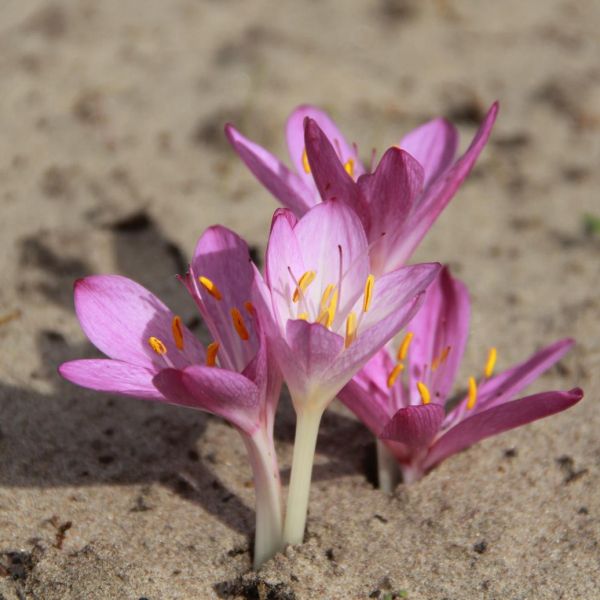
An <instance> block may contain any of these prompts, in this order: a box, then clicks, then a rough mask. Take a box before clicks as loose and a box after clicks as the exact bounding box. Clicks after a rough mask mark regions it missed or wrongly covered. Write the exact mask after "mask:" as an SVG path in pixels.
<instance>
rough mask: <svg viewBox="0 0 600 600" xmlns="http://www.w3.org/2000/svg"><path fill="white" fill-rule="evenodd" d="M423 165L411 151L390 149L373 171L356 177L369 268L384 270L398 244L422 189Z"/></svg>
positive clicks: (376, 272)
mask: <svg viewBox="0 0 600 600" xmlns="http://www.w3.org/2000/svg"><path fill="white" fill-rule="evenodd" d="M423 176H424V175H423V167H421V165H420V164H419V163H418V162H417V161H416V160H415V159H414V158H413V157H412V156H410V154H408V153H407V152H405V151H404V150H400V149H399V148H390V149H388V150H387V151H386V153H385V154H384V155H383V157H382V159H381V161H380V162H379V165H378V166H377V169H376V170H375V172H374V173H373V174H368V175H363V176H362V177H361V178H360V179H359V180H358V187H359V188H360V191H361V194H362V196H363V198H364V199H365V200H366V204H367V207H368V212H369V218H368V221H367V223H368V241H369V244H370V247H371V251H370V256H371V270H372V271H373V273H375V274H379V273H382V272H383V268H384V267H385V264H386V262H387V261H386V259H387V256H388V254H389V253H390V252H391V251H393V249H394V248H395V247H396V246H397V245H398V243H399V240H398V235H399V234H401V232H402V230H403V227H404V224H405V221H406V219H407V217H408V215H409V214H410V212H411V210H412V209H413V207H414V202H415V199H416V198H417V196H418V195H419V193H420V192H421V190H422V189H423Z"/></svg>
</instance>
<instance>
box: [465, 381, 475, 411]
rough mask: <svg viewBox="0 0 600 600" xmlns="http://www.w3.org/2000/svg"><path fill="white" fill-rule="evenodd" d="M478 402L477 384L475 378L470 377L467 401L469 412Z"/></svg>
mask: <svg viewBox="0 0 600 600" xmlns="http://www.w3.org/2000/svg"><path fill="white" fill-rule="evenodd" d="M476 402H477V382H476V381H475V377H469V396H468V399H467V410H472V409H473V407H474V406H475V403H476Z"/></svg>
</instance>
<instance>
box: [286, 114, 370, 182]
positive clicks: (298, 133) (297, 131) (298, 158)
mask: <svg viewBox="0 0 600 600" xmlns="http://www.w3.org/2000/svg"><path fill="white" fill-rule="evenodd" d="M306 118H310V119H312V120H314V121H315V122H316V123H317V125H318V126H319V127H320V128H321V130H322V131H323V133H324V134H325V135H326V136H327V137H328V138H329V140H330V142H331V143H332V144H333V147H334V148H335V150H336V153H337V156H338V159H339V160H340V161H341V162H342V164H344V163H346V161H347V160H348V159H352V160H353V161H354V173H355V175H356V176H357V177H358V176H359V175H361V174H362V173H363V172H364V167H363V165H362V163H361V162H360V159H359V158H358V155H357V152H356V148H355V147H353V146H351V145H350V144H348V142H346V140H345V138H344V136H343V135H342V133H341V132H340V130H339V129H338V128H337V126H336V124H335V123H334V122H333V121H332V120H331V118H330V117H329V116H328V115H327V113H325V112H323V111H322V110H320V109H319V108H316V107H315V106H309V105H303V106H299V107H298V108H296V110H294V112H293V113H292V114H291V115H290V116H289V118H288V121H287V123H286V128H285V134H286V140H287V145H288V150H289V153H290V158H291V159H292V164H293V165H294V167H295V169H296V172H297V173H299V174H300V176H301V177H303V179H304V181H305V183H306V185H307V186H310V187H311V188H312V189H313V190H315V192H316V187H315V183H314V180H313V178H312V175H311V174H310V173H306V172H305V170H304V164H303V161H302V155H303V153H304V148H305V144H304V123H305V120H306Z"/></svg>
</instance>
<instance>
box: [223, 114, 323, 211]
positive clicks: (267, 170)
mask: <svg viewBox="0 0 600 600" xmlns="http://www.w3.org/2000/svg"><path fill="white" fill-rule="evenodd" d="M225 135H226V136H227V139H228V140H229V142H230V144H231V145H232V146H233V149H234V150H235V151H236V152H237V154H238V156H239V157H240V158H241V159H242V160H243V161H244V163H245V164H246V166H247V167H248V169H250V171H251V172H252V174H253V175H254V176H255V177H256V178H257V179H258V180H259V181H260V182H261V183H262V184H263V185H264V186H265V187H266V188H267V189H268V190H269V192H271V194H273V196H275V198H277V200H279V202H281V204H283V205H284V206H286V207H288V208H290V209H292V210H293V211H294V212H295V213H296V214H297V215H298V216H302V215H303V214H304V213H305V212H306V211H307V210H308V209H309V208H310V207H311V206H312V205H313V204H314V203H315V202H316V193H315V190H314V184H313V185H310V186H307V185H306V184H305V183H304V182H303V181H302V179H301V178H300V177H299V176H298V175H296V173H292V172H291V171H290V170H289V169H288V168H287V167H286V166H285V165H284V164H283V163H282V162H281V161H279V160H278V159H277V158H276V157H275V156H273V155H272V154H271V153H269V152H267V151H266V150H265V149H264V148H262V147H261V146H259V145H258V144H255V143H254V142H251V141H250V140H249V139H247V138H245V137H244V136H243V135H242V134H241V133H240V132H239V131H237V130H236V129H235V127H233V125H230V124H228V125H226V126H225Z"/></svg>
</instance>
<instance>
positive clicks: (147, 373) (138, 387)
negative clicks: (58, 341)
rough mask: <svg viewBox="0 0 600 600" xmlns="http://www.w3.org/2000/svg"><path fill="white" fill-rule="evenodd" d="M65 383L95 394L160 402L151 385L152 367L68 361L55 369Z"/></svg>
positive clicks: (116, 361)
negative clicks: (96, 392)
mask: <svg viewBox="0 0 600 600" xmlns="http://www.w3.org/2000/svg"><path fill="white" fill-rule="evenodd" d="M58 372H59V374H60V375H61V376H62V377H64V378H65V379H66V380H67V381H70V382H71V383H74V384H76V385H79V386H81V387H85V388H89V389H91V390H98V391H99V392H111V393H114V394H121V395H123V396H134V397H136V398H147V399H149V400H164V397H163V395H162V394H161V393H160V392H159V391H158V390H157V389H156V387H155V386H154V384H153V383H152V378H153V377H154V375H155V370H154V369H153V368H149V369H148V368H145V367H140V366H137V365H132V364H130V363H127V362H123V361H120V360H111V359H106V358H98V359H82V360H71V361H69V362H66V363H63V364H62V365H60V367H59V368H58Z"/></svg>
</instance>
